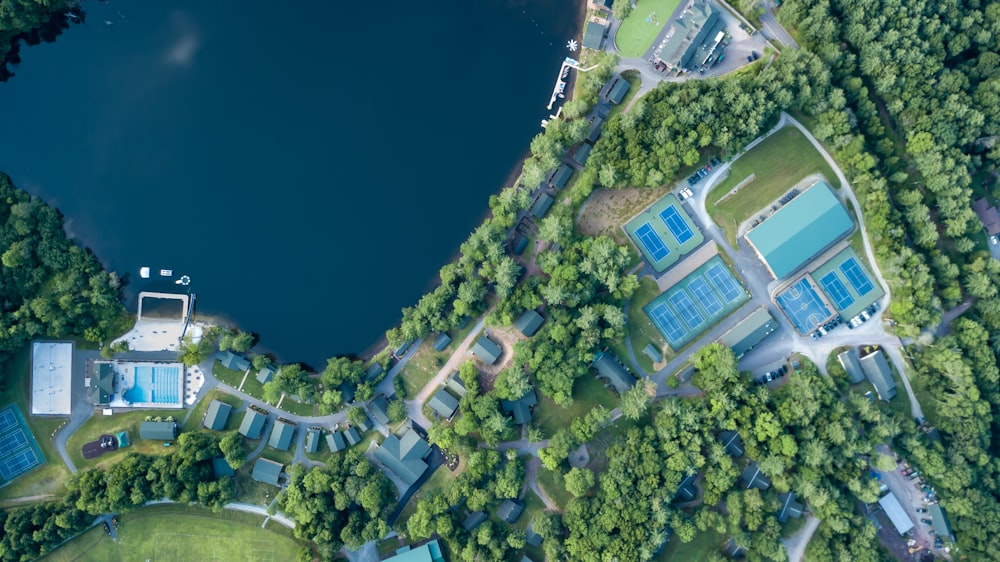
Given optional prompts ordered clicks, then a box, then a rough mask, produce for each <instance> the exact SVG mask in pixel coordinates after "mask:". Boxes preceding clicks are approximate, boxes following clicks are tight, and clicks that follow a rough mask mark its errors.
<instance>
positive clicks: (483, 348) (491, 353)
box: [472, 335, 503, 365]
mask: <svg viewBox="0 0 1000 562" xmlns="http://www.w3.org/2000/svg"><path fill="white" fill-rule="evenodd" d="M472 354H473V355H475V356H476V357H478V358H480V359H482V360H483V363H486V364H487V365H492V364H494V363H496V362H497V359H500V356H501V355H503V349H501V348H500V346H499V345H497V344H496V343H494V342H493V340H491V339H490V338H489V337H488V336H486V335H483V336H482V337H481V338H479V340H477V341H476V344H475V345H473V346H472Z"/></svg>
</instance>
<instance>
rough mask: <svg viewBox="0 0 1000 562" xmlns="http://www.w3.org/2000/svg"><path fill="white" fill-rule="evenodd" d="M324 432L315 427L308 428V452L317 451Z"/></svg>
mask: <svg viewBox="0 0 1000 562" xmlns="http://www.w3.org/2000/svg"><path fill="white" fill-rule="evenodd" d="M321 434H322V432H321V431H320V430H319V429H317V428H315V427H310V428H309V429H307V430H306V452H307V453H315V452H316V451H318V450H319V440H320V437H321Z"/></svg>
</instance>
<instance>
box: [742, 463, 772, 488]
mask: <svg viewBox="0 0 1000 562" xmlns="http://www.w3.org/2000/svg"><path fill="white" fill-rule="evenodd" d="M740 484H742V485H743V487H744V488H746V489H747V490H749V489H750V488H757V489H758V490H760V491H762V492H763V491H764V490H767V489H768V488H770V487H771V481H770V480H769V479H768V478H767V476H764V473H763V472H761V470H760V467H759V466H757V463H755V462H752V463H750V464H748V465H747V467H746V468H745V469H743V474H741V475H740Z"/></svg>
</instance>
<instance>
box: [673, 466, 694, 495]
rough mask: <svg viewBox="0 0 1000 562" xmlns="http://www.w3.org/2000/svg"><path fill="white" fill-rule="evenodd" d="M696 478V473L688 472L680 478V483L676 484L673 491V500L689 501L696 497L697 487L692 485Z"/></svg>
mask: <svg viewBox="0 0 1000 562" xmlns="http://www.w3.org/2000/svg"><path fill="white" fill-rule="evenodd" d="M697 479H698V473H697V472H696V473H694V474H689V475H687V476H685V477H684V479H683V480H681V483H680V484H678V485H677V491H676V492H674V501H680V502H689V501H693V500H694V499H695V498H697V497H698V488H697V487H696V486H695V485H694V483H695V480H697Z"/></svg>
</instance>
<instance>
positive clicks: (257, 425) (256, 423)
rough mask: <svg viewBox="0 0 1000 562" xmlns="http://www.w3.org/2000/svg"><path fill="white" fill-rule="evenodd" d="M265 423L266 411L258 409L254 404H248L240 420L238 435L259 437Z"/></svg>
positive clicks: (252, 437)
mask: <svg viewBox="0 0 1000 562" xmlns="http://www.w3.org/2000/svg"><path fill="white" fill-rule="evenodd" d="M265 423H267V412H265V411H263V410H258V409H257V407H256V406H250V407H249V408H247V413H245V414H243V421H242V422H240V435H242V436H243V437H247V438H249V439H259V438H260V434H261V433H262V432H263V431H264V424H265Z"/></svg>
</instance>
